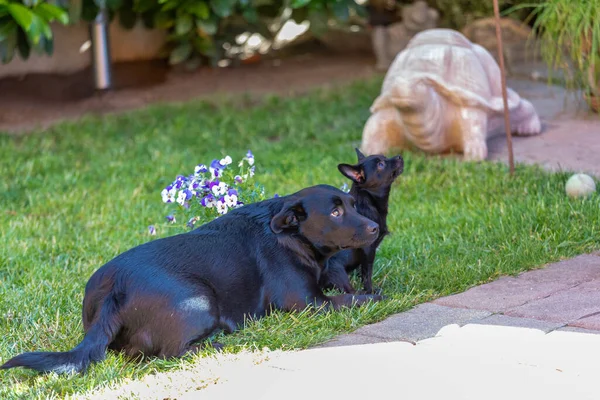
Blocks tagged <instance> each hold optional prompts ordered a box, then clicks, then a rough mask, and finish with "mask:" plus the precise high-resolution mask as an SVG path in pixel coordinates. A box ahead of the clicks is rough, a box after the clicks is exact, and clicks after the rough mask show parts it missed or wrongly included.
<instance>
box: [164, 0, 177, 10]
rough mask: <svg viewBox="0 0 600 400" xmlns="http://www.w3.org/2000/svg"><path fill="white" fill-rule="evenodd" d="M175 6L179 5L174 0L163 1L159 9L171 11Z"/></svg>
mask: <svg viewBox="0 0 600 400" xmlns="http://www.w3.org/2000/svg"><path fill="white" fill-rule="evenodd" d="M177 7H179V3H177V2H176V1H168V2H165V3H164V4H163V6H162V7H161V8H160V9H161V11H171V10H174V9H176V8H177Z"/></svg>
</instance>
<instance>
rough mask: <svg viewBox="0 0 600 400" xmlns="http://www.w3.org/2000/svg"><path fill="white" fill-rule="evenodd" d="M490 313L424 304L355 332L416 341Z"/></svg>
mask: <svg viewBox="0 0 600 400" xmlns="http://www.w3.org/2000/svg"><path fill="white" fill-rule="evenodd" d="M490 314H491V313H490V312H488V311H479V310H466V309H460V308H451V307H444V306H440V305H436V304H431V303H425V304H421V305H419V306H417V307H415V308H414V309H412V310H410V311H407V312H404V313H400V314H396V315H393V316H391V317H389V318H388V319H386V320H384V321H381V322H379V323H376V324H372V325H367V326H365V327H362V328H360V329H358V330H356V331H355V332H354V333H355V334H358V335H363V336H370V337H377V338H384V339H388V340H404V341H411V342H416V341H418V340H422V339H425V338H430V337H433V336H435V335H436V334H437V333H438V331H439V330H440V329H441V328H442V327H444V326H445V325H448V324H458V325H463V324H465V323H467V322H470V321H473V320H477V319H481V318H485V317H487V316H489V315H490Z"/></svg>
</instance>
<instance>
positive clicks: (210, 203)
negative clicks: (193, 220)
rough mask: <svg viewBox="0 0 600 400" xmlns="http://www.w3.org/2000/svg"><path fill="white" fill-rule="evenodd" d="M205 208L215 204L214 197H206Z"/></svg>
mask: <svg viewBox="0 0 600 400" xmlns="http://www.w3.org/2000/svg"><path fill="white" fill-rule="evenodd" d="M204 204H205V207H206V208H213V207H214V206H215V205H216V204H217V199H215V198H214V197H212V196H211V197H208V198H207V199H206V201H205V202H204Z"/></svg>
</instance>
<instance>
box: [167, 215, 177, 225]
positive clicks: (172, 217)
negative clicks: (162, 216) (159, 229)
mask: <svg viewBox="0 0 600 400" xmlns="http://www.w3.org/2000/svg"><path fill="white" fill-rule="evenodd" d="M167 221H168V222H170V223H172V224H174V223H175V222H177V220H176V219H175V216H174V215H167Z"/></svg>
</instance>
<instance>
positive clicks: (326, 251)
mask: <svg viewBox="0 0 600 400" xmlns="http://www.w3.org/2000/svg"><path fill="white" fill-rule="evenodd" d="M378 234H379V227H378V225H377V224H376V223H375V222H373V221H371V220H369V219H367V218H365V217H363V216H361V215H360V214H358V212H356V210H355V209H354V199H353V198H352V196H350V195H349V194H346V193H344V192H342V191H340V190H338V189H335V188H333V187H331V186H324V185H321V186H314V187H310V188H307V189H304V190H301V191H300V192H298V193H295V194H293V195H290V196H286V197H280V198H275V199H271V200H266V201H263V202H260V203H255V204H250V205H247V206H245V207H241V208H239V209H236V210H233V211H231V212H229V213H228V214H226V215H224V216H222V217H219V218H217V219H216V220H214V221H212V222H210V223H207V224H205V225H202V226H200V227H199V228H197V229H196V230H194V231H192V232H189V233H186V234H181V235H176V236H171V237H167V238H164V239H158V240H155V241H152V242H148V243H145V244H143V245H140V246H137V247H135V248H133V249H131V250H129V251H127V252H125V253H123V254H121V255H119V256H117V257H116V258H114V259H113V260H112V261H109V262H108V263H107V264H105V265H104V266H102V267H101V268H100V269H98V270H97V271H96V272H95V273H94V274H93V275H92V277H91V278H90V280H89V281H88V283H87V286H86V289H85V298H84V300H83V326H84V329H85V336H84V338H83V341H82V342H81V343H80V344H79V345H78V346H77V347H75V348H74V349H73V350H71V351H67V352H52V353H50V352H44V353H41V352H34V353H25V354H21V355H19V356H16V357H14V358H12V359H11V360H9V361H8V362H6V364H4V365H2V366H1V367H0V368H3V369H7V368H13V367H26V368H31V369H34V370H37V371H40V372H48V371H54V372H57V373H66V372H80V371H84V370H85V369H86V368H87V367H88V365H89V364H90V363H91V362H96V361H100V360H102V359H104V357H105V353H106V350H107V348H110V349H113V350H122V351H124V352H125V353H126V354H127V355H130V356H134V357H135V356H139V355H142V354H143V355H146V356H159V357H178V356H181V355H183V354H185V353H186V352H189V351H193V350H196V349H197V348H198V346H199V344H198V342H199V341H201V340H202V339H205V338H207V337H209V336H211V335H212V334H213V333H215V332H217V331H219V330H223V331H225V332H232V331H234V330H235V329H237V328H238V327H239V326H240V324H242V323H243V322H244V318H245V317H248V316H250V317H255V318H259V317H261V316H264V315H266V314H267V313H268V312H269V311H270V310H272V309H279V310H302V309H304V308H305V307H306V306H307V305H310V304H312V305H314V306H317V307H319V306H325V307H326V308H333V309H337V308H339V307H342V306H352V305H360V304H363V303H365V302H367V301H369V300H375V301H377V300H380V299H381V297H380V296H373V295H372V296H368V295H355V296H353V295H350V294H344V295H339V296H334V297H327V296H325V295H324V294H323V292H322V291H321V289H320V288H319V285H318V281H319V276H320V273H321V270H322V269H323V267H324V265H325V262H326V260H327V259H328V258H329V257H330V256H331V255H333V254H334V253H336V252H338V251H339V250H341V249H346V248H357V247H363V246H367V245H369V244H370V243H372V242H373V241H374V240H375V239H376V238H377V237H378Z"/></svg>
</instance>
